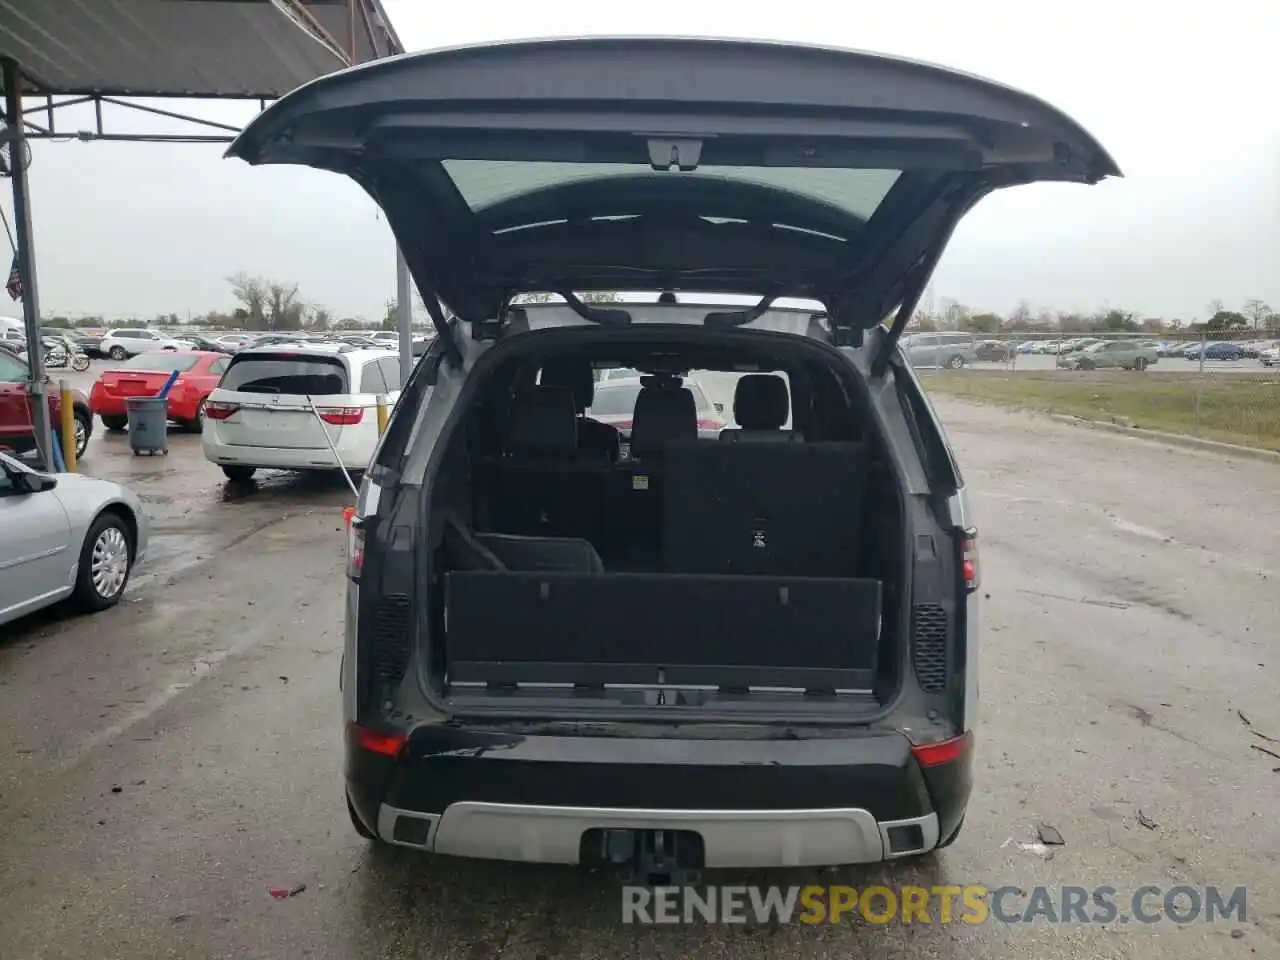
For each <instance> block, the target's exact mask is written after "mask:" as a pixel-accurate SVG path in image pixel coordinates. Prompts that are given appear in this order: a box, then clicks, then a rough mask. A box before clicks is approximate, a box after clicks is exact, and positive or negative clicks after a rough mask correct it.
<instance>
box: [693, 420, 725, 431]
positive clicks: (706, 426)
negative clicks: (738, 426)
mask: <svg viewBox="0 0 1280 960" xmlns="http://www.w3.org/2000/svg"><path fill="white" fill-rule="evenodd" d="M698 429H699V430H723V429H724V421H722V420H699V421H698Z"/></svg>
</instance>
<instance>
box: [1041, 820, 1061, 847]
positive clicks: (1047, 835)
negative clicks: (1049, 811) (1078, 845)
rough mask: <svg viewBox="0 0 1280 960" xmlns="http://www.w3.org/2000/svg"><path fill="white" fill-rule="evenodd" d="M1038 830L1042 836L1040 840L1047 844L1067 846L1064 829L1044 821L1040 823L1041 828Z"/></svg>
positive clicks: (1050, 845)
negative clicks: (1063, 834) (1063, 837)
mask: <svg viewBox="0 0 1280 960" xmlns="http://www.w3.org/2000/svg"><path fill="white" fill-rule="evenodd" d="M1037 832H1038V835H1039V837H1040V842H1041V843H1043V844H1044V845H1045V846H1049V847H1065V846H1066V845H1067V841H1066V840H1064V839H1062V831H1061V830H1059V829H1058V828H1057V827H1055V826H1053V824H1049V823H1042V824H1040V829H1039V830H1038V831H1037Z"/></svg>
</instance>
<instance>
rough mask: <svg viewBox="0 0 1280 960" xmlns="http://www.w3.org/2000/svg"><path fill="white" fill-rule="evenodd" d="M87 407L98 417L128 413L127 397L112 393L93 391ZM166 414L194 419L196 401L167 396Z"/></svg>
mask: <svg viewBox="0 0 1280 960" xmlns="http://www.w3.org/2000/svg"><path fill="white" fill-rule="evenodd" d="M89 409H90V410H92V411H93V412H94V413H96V414H97V415H98V416H100V417H104V416H105V417H127V416H128V415H129V398H128V397H125V396H119V395H117V394H114V393H101V392H97V391H95V392H94V393H93V395H92V396H91V397H90V399H89ZM165 410H166V415H167V416H168V418H169V419H170V420H194V419H195V416H196V403H194V402H192V401H191V400H189V399H187V398H180V397H172V396H171V397H169V400H168V403H167V404H165Z"/></svg>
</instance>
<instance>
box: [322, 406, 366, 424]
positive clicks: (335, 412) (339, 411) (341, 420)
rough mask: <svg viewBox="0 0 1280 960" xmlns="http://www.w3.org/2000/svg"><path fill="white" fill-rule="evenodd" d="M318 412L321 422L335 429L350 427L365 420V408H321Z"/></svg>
mask: <svg viewBox="0 0 1280 960" xmlns="http://www.w3.org/2000/svg"><path fill="white" fill-rule="evenodd" d="M316 412H317V413H319V414H320V419H321V420H323V421H324V422H325V423H329V424H332V425H333V426H335V427H349V426H351V425H352V424H355V423H359V422H360V421H361V420H363V419H364V408H363V407H319V408H317V411H316Z"/></svg>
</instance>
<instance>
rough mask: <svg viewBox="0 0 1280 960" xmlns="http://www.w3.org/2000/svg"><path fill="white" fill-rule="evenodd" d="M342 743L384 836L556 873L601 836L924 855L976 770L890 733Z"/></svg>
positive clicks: (769, 856) (438, 735)
mask: <svg viewBox="0 0 1280 960" xmlns="http://www.w3.org/2000/svg"><path fill="white" fill-rule="evenodd" d="M347 749H348V753H347V763H346V778H347V792H348V796H349V797H350V799H351V801H352V805H353V806H354V807H355V809H356V811H357V813H358V815H359V816H360V818H361V819H362V820H363V821H364V822H365V824H366V825H367V826H369V827H370V828H371V829H373V830H375V831H376V832H377V833H378V835H379V836H380V837H381V838H382V839H383V840H385V841H387V842H389V843H393V844H398V845H401V846H409V847H416V848H418V849H422V850H428V851H432V852H435V853H443V854H452V855H456V856H467V857H480V858H485V859H495V860H518V861H531V862H543V863H565V864H576V863H579V862H581V859H582V857H581V849H582V843H583V836H584V834H586V833H587V832H588V831H594V830H602V829H630V830H676V831H689V832H692V833H695V834H697V835H698V836H699V837H700V838H701V841H702V847H703V852H704V863H703V864H702V866H705V867H710V868H716V867H730V868H745V867H769V866H777V867H781V866H826V865H835V864H843V863H868V862H877V861H881V860H886V859H892V858H895V857H899V856H907V855H912V854H918V853H923V852H926V851H928V850H931V849H933V848H934V847H936V846H937V845H938V843H939V842H940V841H941V840H944V839H946V838H947V837H949V836H950V835H951V834H952V833H953V832H954V831H955V829H956V827H957V826H958V825H959V822H960V819H961V817H962V816H963V815H964V810H965V807H966V805H967V803H968V799H969V793H970V789H971V777H972V773H971V771H972V757H971V754H970V753H969V752H967V751H966V752H965V753H964V754H963V755H962V757H961V758H960V759H958V760H956V761H954V762H952V763H949V764H945V765H943V766H939V767H932V768H929V769H922V768H921V767H920V766H919V765H918V764H917V763H916V761H915V759H914V757H913V755H912V753H911V750H910V744H909V743H908V742H907V740H906V738H905V737H903V736H901V735H900V734H897V733H877V734H869V735H866V736H859V737H852V736H850V737H846V738H839V739H812V740H768V741H762V740H674V739H636V738H628V737H555V736H537V737H523V736H510V735H505V734H496V733H478V732H475V731H467V730H460V729H457V728H449V729H445V728H439V727H433V728H420V729H419V730H418V731H416V732H415V736H414V737H412V738H411V739H410V741H409V743H408V744H407V745H406V748H405V749H404V750H403V751H402V752H401V754H400V756H399V757H397V758H390V757H385V756H378V755H374V754H370V753H367V752H365V751H363V750H361V749H359V748H358V747H357V746H356V745H355V744H354V743H349V744H348V748H347Z"/></svg>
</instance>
